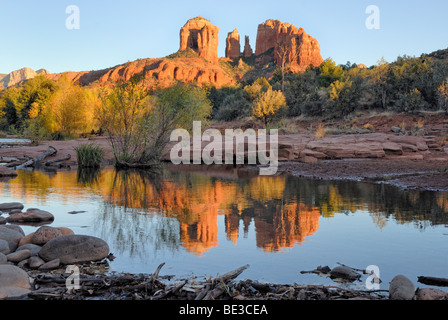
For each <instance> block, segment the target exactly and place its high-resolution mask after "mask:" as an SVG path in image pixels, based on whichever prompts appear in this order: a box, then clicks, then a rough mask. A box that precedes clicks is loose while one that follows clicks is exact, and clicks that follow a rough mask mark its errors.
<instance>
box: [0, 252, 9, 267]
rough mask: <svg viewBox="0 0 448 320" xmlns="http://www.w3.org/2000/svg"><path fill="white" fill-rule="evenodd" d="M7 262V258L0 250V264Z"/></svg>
mask: <svg viewBox="0 0 448 320" xmlns="http://www.w3.org/2000/svg"><path fill="white" fill-rule="evenodd" d="M7 263H8V258H6V256H5V255H4V254H3V253H1V252H0V264H7Z"/></svg>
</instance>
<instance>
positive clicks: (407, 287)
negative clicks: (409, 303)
mask: <svg viewBox="0 0 448 320" xmlns="http://www.w3.org/2000/svg"><path fill="white" fill-rule="evenodd" d="M414 295H415V288H414V284H413V283H412V281H411V280H409V279H408V278H407V277H405V276H403V275H398V276H395V277H394V278H393V279H392V281H391V282H390V285H389V299H391V300H412V299H413V298H414Z"/></svg>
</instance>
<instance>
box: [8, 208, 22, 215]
mask: <svg viewBox="0 0 448 320" xmlns="http://www.w3.org/2000/svg"><path fill="white" fill-rule="evenodd" d="M20 212H22V210H20V209H13V210H11V211H9V215H11V214H15V213H20Z"/></svg>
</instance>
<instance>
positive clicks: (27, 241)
mask: <svg viewBox="0 0 448 320" xmlns="http://www.w3.org/2000/svg"><path fill="white" fill-rule="evenodd" d="M33 235H34V232H31V233H30V234H27V235H26V236H24V237H23V238H22V239H20V241H19V243H18V246H19V247H21V246H23V245H25V244H30V243H32V242H31V238H32V237H33Z"/></svg>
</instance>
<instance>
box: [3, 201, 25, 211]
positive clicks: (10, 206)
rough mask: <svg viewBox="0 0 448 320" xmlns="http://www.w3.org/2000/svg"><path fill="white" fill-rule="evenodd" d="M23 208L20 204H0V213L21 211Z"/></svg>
mask: <svg viewBox="0 0 448 320" xmlns="http://www.w3.org/2000/svg"><path fill="white" fill-rule="evenodd" d="M23 208H24V206H23V204H22V203H20V202H6V203H0V211H11V210H14V209H19V210H22V209H23Z"/></svg>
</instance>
